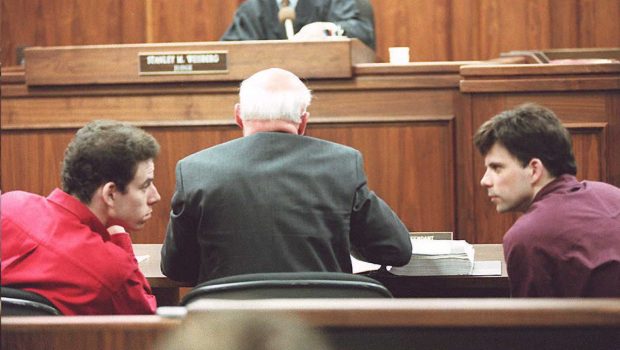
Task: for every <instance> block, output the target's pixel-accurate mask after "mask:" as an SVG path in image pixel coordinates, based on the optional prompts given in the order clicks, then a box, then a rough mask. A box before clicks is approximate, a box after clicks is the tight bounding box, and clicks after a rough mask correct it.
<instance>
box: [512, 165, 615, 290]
mask: <svg viewBox="0 0 620 350" xmlns="http://www.w3.org/2000/svg"><path fill="white" fill-rule="evenodd" d="M503 245H504V254H505V257H506V264H507V269H508V276H509V279H510V289H511V295H512V296H514V297H619V296H620V189H619V188H617V187H614V186H612V185H609V184H606V183H602V182H594V181H581V182H579V181H577V179H576V178H575V177H574V176H570V175H562V176H559V177H558V178H557V179H555V180H554V181H552V182H551V183H549V184H547V185H546V186H545V187H544V188H543V189H541V190H540V191H539V193H537V195H536V197H535V198H534V201H533V203H532V204H531V205H530V207H529V208H528V210H527V212H526V213H524V214H523V215H522V216H521V217H520V218H519V219H518V220H517V222H515V224H514V225H513V226H512V227H511V228H510V229H509V230H508V232H507V233H506V235H505V236H504V242H503Z"/></svg>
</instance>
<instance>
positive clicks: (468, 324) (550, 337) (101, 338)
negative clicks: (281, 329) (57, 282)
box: [1, 298, 620, 350]
mask: <svg viewBox="0 0 620 350" xmlns="http://www.w3.org/2000/svg"><path fill="white" fill-rule="evenodd" d="M226 313H252V314H254V315H256V314H258V316H259V317H260V316H264V317H265V318H273V317H276V318H277V317H281V316H283V315H286V316H287V317H290V316H291V315H292V316H293V317H298V318H300V319H302V320H303V321H305V322H306V323H308V324H309V325H310V326H312V327H316V328H318V329H320V330H321V331H322V332H323V333H324V334H325V335H326V336H327V337H328V338H329V339H330V340H331V342H332V345H333V347H332V348H333V349H339V350H348V349H351V350H354V349H356V350H357V349H364V350H375V349H377V350H379V349H392V350H400V349H416V350H423V349H458V350H468V349H501V350H509V349H613V348H615V347H614V345H613V344H618V343H620V339H619V338H620V299H505V298H503V299H355V300H352V299H351V300H345V299H321V300H317V299H294V300H292V299H270V300H206V299H205V300H200V301H198V302H196V303H193V304H192V305H191V306H189V313H188V316H187V320H190V319H192V320H195V321H197V322H199V320H200V319H203V320H206V319H209V318H210V317H214V319H217V317H218V316H220V315H221V314H226ZM212 320H213V319H212ZM184 326H185V325H184V324H183V321H181V320H179V319H165V318H162V317H159V316H153V315H151V316H132V315H125V316H61V317H58V316H39V317H3V318H2V337H1V341H2V344H1V347H2V349H15V350H21V349H28V350H32V349H77V350H80V349H89V350H90V349H100V350H108V349H110V350H112V349H114V350H116V349H152V348H153V346H154V344H155V343H156V342H157V340H158V338H160V337H162V336H166V334H167V333H168V332H169V331H171V330H174V329H179V328H180V329H187V327H184ZM175 339H178V338H175Z"/></svg>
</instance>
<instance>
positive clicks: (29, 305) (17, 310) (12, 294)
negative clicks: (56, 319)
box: [0, 286, 61, 316]
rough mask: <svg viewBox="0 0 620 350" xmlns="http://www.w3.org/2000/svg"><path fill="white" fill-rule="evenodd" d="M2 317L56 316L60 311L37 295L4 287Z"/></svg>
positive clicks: (2, 288) (2, 292)
mask: <svg viewBox="0 0 620 350" xmlns="http://www.w3.org/2000/svg"><path fill="white" fill-rule="evenodd" d="M0 292H1V294H2V316H56V315H61V313H60V311H58V309H57V308H56V307H55V306H54V304H52V303H51V302H50V301H49V300H47V299H45V298H44V297H42V296H40V295H39V294H37V293H33V292H29V291H25V290H21V289H17V288H10V287H4V286H2V287H1V288H0Z"/></svg>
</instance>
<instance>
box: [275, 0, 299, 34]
mask: <svg viewBox="0 0 620 350" xmlns="http://www.w3.org/2000/svg"><path fill="white" fill-rule="evenodd" d="M287 2H288V1H287ZM278 19H280V23H282V22H284V29H285V30H286V37H287V38H289V39H293V35H295V32H293V21H294V20H295V9H294V8H292V7H290V6H288V5H287V6H282V8H281V9H280V12H278Z"/></svg>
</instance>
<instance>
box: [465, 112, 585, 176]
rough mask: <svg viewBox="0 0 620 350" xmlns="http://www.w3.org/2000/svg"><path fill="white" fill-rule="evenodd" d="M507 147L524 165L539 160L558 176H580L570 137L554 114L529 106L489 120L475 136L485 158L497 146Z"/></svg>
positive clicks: (477, 145)
mask: <svg viewBox="0 0 620 350" xmlns="http://www.w3.org/2000/svg"><path fill="white" fill-rule="evenodd" d="M496 142H497V143H499V144H501V145H502V146H504V147H505V148H506V149H507V150H508V152H510V153H511V154H512V155H514V156H515V157H516V158H517V159H518V160H519V161H520V162H521V164H522V165H523V166H526V165H527V164H528V163H529V161H530V160H531V159H532V158H538V159H540V160H541V161H542V163H543V165H544V166H545V168H547V170H548V171H549V172H550V173H551V175H552V176H554V177H557V176H560V175H562V174H571V175H575V174H577V165H576V164H575V156H574V155H573V146H572V143H571V137H570V134H569V132H568V130H566V128H565V127H564V126H563V125H562V123H561V122H560V120H559V119H558V118H557V117H556V116H555V114H554V113H553V112H552V111H551V110H549V109H547V108H544V107H542V106H539V105H536V104H532V103H528V104H524V105H521V106H518V107H517V108H515V109H511V110H507V111H504V112H502V113H500V114H498V115H496V116H494V117H493V118H491V119H490V120H487V121H486V122H485V123H484V124H482V126H480V128H479V129H478V131H477V132H476V135H474V144H475V145H476V147H477V148H478V151H480V153H481V154H482V155H486V154H487V153H488V152H489V150H490V149H491V147H493V145H494V144H495V143H496Z"/></svg>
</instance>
